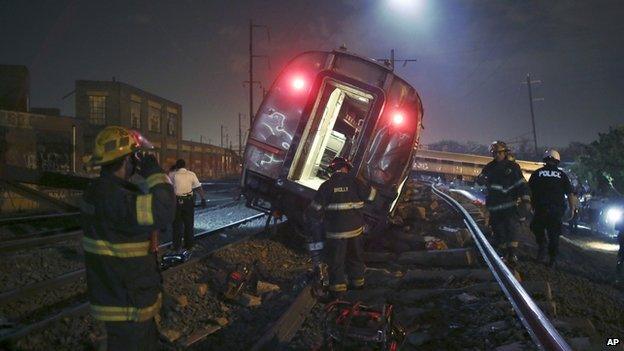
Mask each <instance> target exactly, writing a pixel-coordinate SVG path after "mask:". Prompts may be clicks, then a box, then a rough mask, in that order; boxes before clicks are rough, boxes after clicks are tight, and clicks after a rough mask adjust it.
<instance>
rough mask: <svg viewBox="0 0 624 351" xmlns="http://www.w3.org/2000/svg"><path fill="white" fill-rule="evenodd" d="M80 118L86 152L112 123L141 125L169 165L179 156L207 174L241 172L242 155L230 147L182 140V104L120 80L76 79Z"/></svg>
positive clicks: (220, 175)
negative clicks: (99, 133) (101, 131)
mask: <svg viewBox="0 0 624 351" xmlns="http://www.w3.org/2000/svg"><path fill="white" fill-rule="evenodd" d="M75 94H76V100H75V102H76V118H77V119H78V120H80V121H82V122H83V125H84V134H83V137H84V141H85V142H84V145H85V152H86V153H89V152H91V149H90V148H92V147H93V145H92V144H93V142H92V141H93V139H94V138H95V135H96V134H97V132H98V131H99V130H100V129H102V128H103V127H104V126H106V125H121V126H125V127H129V128H132V129H136V130H139V131H140V132H141V134H143V135H144V136H145V137H146V138H147V139H148V140H149V141H150V142H152V144H154V147H155V149H156V150H155V151H156V153H157V155H158V157H159V161H160V163H161V164H162V165H163V166H164V167H165V168H168V167H169V166H170V165H172V164H173V163H175V161H176V160H177V159H178V158H183V159H185V160H186V161H187V164H188V165H189V168H190V169H192V170H193V171H194V172H196V173H197V175H198V177H200V178H203V179H211V178H221V177H224V176H228V175H234V174H238V173H239V172H240V167H239V163H240V161H239V160H238V156H237V155H236V154H235V153H234V152H232V151H231V150H229V149H224V148H220V147H217V146H213V145H208V144H203V143H197V142H191V141H185V140H183V139H182V106H181V105H180V104H178V103H176V102H173V101H170V100H167V99H164V98H162V97H159V96H157V95H154V94H151V93H149V92H146V91H144V90H141V89H139V88H136V87H133V86H131V85H128V84H125V83H122V82H117V81H88V80H78V81H76V89H75Z"/></svg>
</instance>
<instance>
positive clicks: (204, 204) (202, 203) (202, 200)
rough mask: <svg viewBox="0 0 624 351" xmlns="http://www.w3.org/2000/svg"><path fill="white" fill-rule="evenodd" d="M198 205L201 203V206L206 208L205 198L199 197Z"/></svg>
mask: <svg viewBox="0 0 624 351" xmlns="http://www.w3.org/2000/svg"><path fill="white" fill-rule="evenodd" d="M200 205H201V207H202V208H206V207H207V205H206V199H201V202H200Z"/></svg>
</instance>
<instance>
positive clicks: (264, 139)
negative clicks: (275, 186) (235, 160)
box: [246, 52, 328, 177]
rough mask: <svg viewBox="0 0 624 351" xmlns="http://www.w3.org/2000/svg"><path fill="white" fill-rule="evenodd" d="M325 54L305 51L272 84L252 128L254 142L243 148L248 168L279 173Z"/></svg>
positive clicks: (269, 173)
mask: <svg viewBox="0 0 624 351" xmlns="http://www.w3.org/2000/svg"><path fill="white" fill-rule="evenodd" d="M327 55H328V53H326V52H308V53H304V54H302V55H300V56H298V57H296V58H295V59H293V60H292V61H291V62H290V63H289V64H288V66H287V67H286V69H285V70H284V71H283V72H282V73H281V74H280V76H279V78H278V79H277V80H276V81H275V82H274V83H273V86H272V87H271V89H270V90H269V93H268V94H267V96H266V97H265V98H264V100H263V103H262V105H261V106H260V108H259V109H258V113H257V114H256V116H255V118H254V125H253V128H251V134H250V137H249V138H250V140H253V141H255V142H257V143H256V145H254V144H250V145H248V146H247V148H246V150H247V151H246V158H247V159H248V161H250V162H248V163H247V164H248V166H249V167H250V168H251V169H253V170H255V171H257V172H260V173H262V174H265V175H267V176H271V177H276V176H277V175H278V173H279V169H280V167H281V164H282V162H283V161H284V155H285V154H286V151H287V150H288V149H290V145H291V143H292V140H293V137H294V135H295V132H296V130H297V127H298V125H299V123H300V122H301V117H302V112H303V110H304V107H305V104H306V102H307V99H308V96H309V93H310V89H311V87H312V83H313V82H314V79H315V78H316V75H317V74H318V73H319V72H320V71H321V70H322V69H323V68H324V64H325V61H326V59H327ZM257 145H264V147H258V146H257Z"/></svg>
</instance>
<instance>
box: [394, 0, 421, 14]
mask: <svg viewBox="0 0 624 351" xmlns="http://www.w3.org/2000/svg"><path fill="white" fill-rule="evenodd" d="M424 2H425V0H388V3H389V4H390V6H392V7H393V8H394V9H395V10H397V11H408V12H415V11H420V10H422V8H423V6H424Z"/></svg>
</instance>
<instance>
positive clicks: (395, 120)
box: [392, 112, 405, 125]
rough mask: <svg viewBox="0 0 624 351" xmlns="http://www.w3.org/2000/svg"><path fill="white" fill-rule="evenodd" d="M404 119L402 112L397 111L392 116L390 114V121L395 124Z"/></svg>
mask: <svg viewBox="0 0 624 351" xmlns="http://www.w3.org/2000/svg"><path fill="white" fill-rule="evenodd" d="M404 120H405V118H404V117H403V114H402V113H400V112H397V113H395V114H394V116H392V123H394V124H395V125H399V124H403V121H404Z"/></svg>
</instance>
